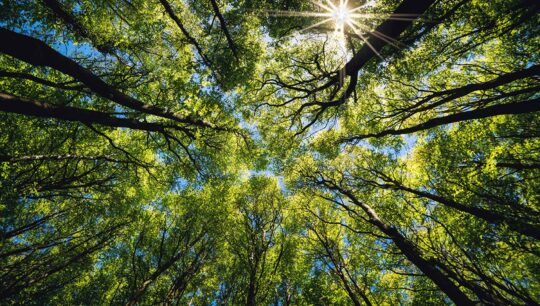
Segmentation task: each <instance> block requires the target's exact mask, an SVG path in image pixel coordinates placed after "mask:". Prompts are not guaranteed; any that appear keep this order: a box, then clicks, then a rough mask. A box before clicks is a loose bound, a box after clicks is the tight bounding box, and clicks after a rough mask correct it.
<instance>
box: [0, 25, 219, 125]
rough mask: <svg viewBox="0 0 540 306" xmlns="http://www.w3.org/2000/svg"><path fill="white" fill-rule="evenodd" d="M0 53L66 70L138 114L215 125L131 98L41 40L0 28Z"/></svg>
mask: <svg viewBox="0 0 540 306" xmlns="http://www.w3.org/2000/svg"><path fill="white" fill-rule="evenodd" d="M0 41H2V42H3V43H2V44H0V52H2V53H4V54H7V55H10V56H12V57H14V58H16V59H19V60H22V61H24V62H27V63H29V64H31V65H35V66H46V67H50V68H53V69H56V70H58V71H60V72H62V73H65V74H67V75H69V76H71V77H73V78H75V79H76V80H78V81H80V82H81V83H83V84H84V85H86V86H87V87H88V88H89V89H90V90H92V91H93V92H94V93H96V94H97V95H99V96H101V97H103V98H106V99H108V100H111V101H114V102H115V103H117V104H119V105H122V106H124V107H127V108H130V109H132V110H136V111H139V112H141V113H145V114H150V115H155V116H158V117H162V118H167V119H170V120H173V121H176V122H178V123H184V124H188V125H193V126H197V127H203V128H216V127H215V126H214V125H213V124H211V123H209V122H206V121H203V120H199V119H195V118H191V117H182V116H179V115H176V114H174V113H171V112H168V111H166V110H163V109H161V108H159V107H157V106H153V105H147V104H145V103H143V102H142V101H139V100H137V99H135V98H132V97H130V96H128V95H126V94H124V93H122V92H120V91H119V90H117V89H116V88H114V87H112V86H110V85H109V84H107V83H105V81H103V80H102V79H101V78H99V77H98V76H96V75H95V74H93V73H92V72H91V71H90V70H88V69H86V68H84V67H82V66H80V65H79V64H77V63H76V62H75V61H73V60H72V59H70V58H68V57H66V56H64V55H62V54H61V53H59V52H57V51H56V50H54V49H52V48H51V47H49V46H48V45H46V44H45V43H43V42H42V41H40V40H38V39H35V38H32V37H29V36H26V35H22V34H19V33H15V32H13V31H10V30H7V29H4V28H0Z"/></svg>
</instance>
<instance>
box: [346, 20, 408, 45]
mask: <svg viewBox="0 0 540 306" xmlns="http://www.w3.org/2000/svg"><path fill="white" fill-rule="evenodd" d="M351 23H352V24H354V25H355V26H357V27H359V28H361V29H362V30H364V31H366V29H367V31H369V28H367V27H366V26H364V25H362V24H361V23H359V22H357V21H355V20H351ZM370 33H371V35H373V36H375V37H377V38H379V39H381V40H383V41H385V42H386V43H388V44H390V45H392V46H393V47H395V48H397V49H401V47H400V46H398V44H402V43H401V42H399V41H398V40H396V39H394V38H392V37H390V36H388V35H385V34H383V33H381V32H379V31H377V30H372V31H370Z"/></svg>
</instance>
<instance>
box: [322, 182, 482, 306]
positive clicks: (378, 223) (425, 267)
mask: <svg viewBox="0 0 540 306" xmlns="http://www.w3.org/2000/svg"><path fill="white" fill-rule="evenodd" d="M321 184H323V185H325V186H326V187H328V188H330V189H332V190H335V191H338V192H339V193H341V194H343V195H345V196H346V197H347V198H349V199H350V200H351V202H352V203H354V204H355V205H356V206H358V207H360V208H361V209H362V210H363V211H364V212H365V213H366V214H367V215H368V217H369V222H370V223H371V224H373V225H374V226H375V227H377V228H378V229H379V230H380V231H381V232H383V233H384V234H385V235H387V236H388V237H389V238H390V239H391V240H392V241H393V242H394V244H395V245H396V246H397V247H398V249H399V250H400V251H401V252H402V253H403V254H404V255H405V257H406V258H407V259H408V260H409V261H411V262H412V263H413V264H414V265H415V266H416V267H418V269H420V271H422V272H423V273H424V274H425V275H426V276H427V277H428V278H429V279H431V280H432V281H433V283H435V284H436V285H437V286H438V287H439V289H440V290H441V291H442V292H444V293H445V294H446V295H447V296H448V297H449V298H450V299H451V300H452V301H453V302H454V303H456V305H466V306H469V305H474V304H475V303H474V302H473V301H472V300H471V299H470V298H469V297H468V296H467V295H466V294H465V293H463V292H462V291H461V290H460V289H459V287H458V286H456V285H455V284H454V283H453V282H452V281H451V280H450V279H449V278H448V277H447V276H446V275H445V274H444V273H442V271H440V270H439V268H438V267H437V262H436V261H435V260H434V259H431V260H428V259H426V258H424V257H423V256H422V254H421V253H420V250H419V249H418V248H417V247H416V246H415V245H414V244H413V243H412V242H411V241H409V239H407V238H406V237H405V236H403V235H402V234H401V233H400V232H399V231H398V230H397V229H396V228H394V227H393V226H391V225H389V224H387V223H386V222H385V221H383V220H382V219H381V218H379V216H378V215H377V213H376V212H375V210H373V209H372V208H371V207H370V206H369V205H367V204H365V203H362V202H360V201H359V200H358V199H357V198H356V197H355V196H354V194H353V193H352V192H350V191H348V190H345V189H343V188H341V187H339V186H336V185H333V184H330V183H328V182H326V181H324V182H322V183H321Z"/></svg>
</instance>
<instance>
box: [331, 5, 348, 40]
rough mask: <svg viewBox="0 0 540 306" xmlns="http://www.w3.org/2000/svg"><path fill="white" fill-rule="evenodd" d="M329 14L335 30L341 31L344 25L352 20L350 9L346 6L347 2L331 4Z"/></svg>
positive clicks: (343, 29)
mask: <svg viewBox="0 0 540 306" xmlns="http://www.w3.org/2000/svg"><path fill="white" fill-rule="evenodd" d="M331 14H332V18H333V19H334V22H335V24H336V32H340V33H343V32H344V31H345V25H346V24H349V23H350V22H351V21H352V16H351V11H350V10H349V8H348V7H347V3H346V2H344V1H341V2H340V3H339V5H333V7H332V12H331Z"/></svg>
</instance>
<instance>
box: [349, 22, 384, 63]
mask: <svg viewBox="0 0 540 306" xmlns="http://www.w3.org/2000/svg"><path fill="white" fill-rule="evenodd" d="M348 24H349V27H350V28H351V29H352V30H353V32H354V34H356V35H358V36H359V37H360V39H362V40H363V41H364V43H365V44H366V45H367V46H368V47H369V48H370V49H371V50H372V51H373V52H374V53H375V54H376V55H377V56H378V57H379V58H380V59H381V60H382V59H383V57H382V56H381V55H380V54H379V52H377V50H376V49H375V48H374V47H373V45H372V44H371V43H370V42H369V41H368V40H367V39H366V37H365V36H364V35H363V34H362V32H361V31H360V30H358V29H357V28H356V27H355V25H354V24H353V23H352V22H349V23H348Z"/></svg>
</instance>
